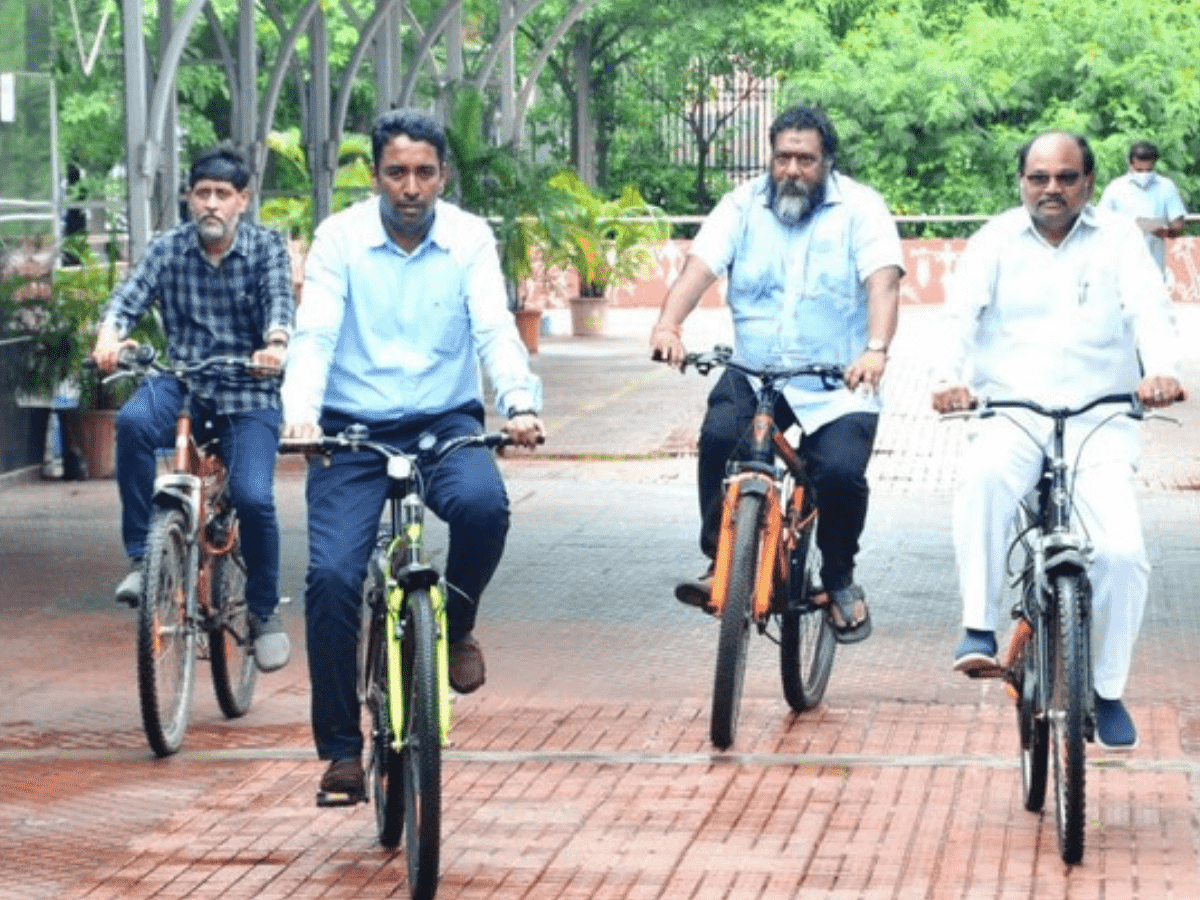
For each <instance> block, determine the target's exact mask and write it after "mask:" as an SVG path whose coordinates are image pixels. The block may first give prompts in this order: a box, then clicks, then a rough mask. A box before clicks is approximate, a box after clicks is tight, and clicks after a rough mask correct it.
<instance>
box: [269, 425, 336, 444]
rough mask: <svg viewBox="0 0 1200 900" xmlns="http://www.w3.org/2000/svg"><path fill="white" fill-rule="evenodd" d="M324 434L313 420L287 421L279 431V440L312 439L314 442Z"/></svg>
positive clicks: (301, 440)
mask: <svg viewBox="0 0 1200 900" xmlns="http://www.w3.org/2000/svg"><path fill="white" fill-rule="evenodd" d="M324 436H325V432H323V431H321V426H320V425H317V424H316V423H313V422H289V423H287V424H286V425H284V426H283V429H282V430H281V431H280V432H279V437H280V439H281V440H285V441H295V442H296V443H302V442H304V441H312V442H313V443H314V444H315V443H316V442H317V441H319V440H321V438H323V437H324Z"/></svg>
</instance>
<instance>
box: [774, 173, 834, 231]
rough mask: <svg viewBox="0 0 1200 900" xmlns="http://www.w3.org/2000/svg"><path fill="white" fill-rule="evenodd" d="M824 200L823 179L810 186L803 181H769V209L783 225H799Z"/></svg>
mask: <svg viewBox="0 0 1200 900" xmlns="http://www.w3.org/2000/svg"><path fill="white" fill-rule="evenodd" d="M824 201H825V182H824V181H819V182H817V183H816V184H815V185H813V186H812V187H809V186H808V185H807V184H805V183H804V182H803V181H784V182H772V183H771V211H772V212H773V213H775V217H776V218H777V219H779V221H780V222H782V223H783V224H784V225H799V224H800V223H802V222H803V221H804V220H805V219H807V218H808V217H809V216H811V215H812V214H813V212H814V211H815V210H816V208H817V207H818V206H820V205H821V204H822V203H823V202H824Z"/></svg>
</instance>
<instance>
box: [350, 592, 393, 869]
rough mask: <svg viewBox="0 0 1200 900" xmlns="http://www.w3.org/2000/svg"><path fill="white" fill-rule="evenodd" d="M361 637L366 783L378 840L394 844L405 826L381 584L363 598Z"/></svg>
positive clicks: (387, 844)
mask: <svg viewBox="0 0 1200 900" xmlns="http://www.w3.org/2000/svg"><path fill="white" fill-rule="evenodd" d="M364 621H365V622H366V628H365V629H364V632H365V633H364V635H363V639H362V640H361V641H360V643H359V667H360V683H359V694H360V696H361V698H362V700H363V702H364V703H365V704H366V707H367V712H368V713H369V714H370V717H371V740H370V743H369V745H368V747H367V773H366V774H367V783H368V785H369V790H370V791H371V803H372V804H373V805H374V807H375V830H376V833H377V835H378V837H379V843H380V844H382V845H383V846H384V847H395V846H396V845H397V844H399V843H400V835H401V833H402V832H403V830H404V770H403V768H402V767H401V765H400V754H399V753H397V752H396V751H395V750H394V749H392V737H393V731H392V723H391V717H390V715H389V713H388V709H389V705H388V678H387V653H388V643H387V639H386V638H387V611H386V609H385V607H384V605H383V595H382V590H381V589H380V588H375V589H374V590H372V591H370V592H368V594H367V596H366V598H365V601H364Z"/></svg>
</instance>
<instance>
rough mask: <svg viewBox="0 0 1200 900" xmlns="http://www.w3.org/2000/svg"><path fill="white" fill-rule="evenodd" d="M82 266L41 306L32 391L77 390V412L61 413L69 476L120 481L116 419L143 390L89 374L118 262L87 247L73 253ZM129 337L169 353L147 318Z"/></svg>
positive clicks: (60, 272)
mask: <svg viewBox="0 0 1200 900" xmlns="http://www.w3.org/2000/svg"><path fill="white" fill-rule="evenodd" d="M71 250H72V252H73V253H74V254H75V256H76V257H77V258H78V259H79V260H80V262H81V265H79V266H70V267H64V268H60V269H56V270H55V271H54V272H53V273H52V275H51V278H50V288H49V293H48V295H47V296H45V297H44V298H43V299H42V300H41V301H40V302H41V309H40V311H39V313H38V316H37V318H38V320H39V321H38V325H37V327H36V328H35V329H34V330H33V336H34V338H35V346H36V351H35V358H34V361H33V366H32V372H31V375H32V378H31V383H32V389H33V390H34V391H35V392H38V393H41V394H44V395H45V396H53V395H55V394H56V393H58V392H59V390H60V388H61V386H63V385H64V384H65V385H68V386H70V387H72V388H75V389H77V390H78V402H77V405H76V407H75V408H73V409H66V410H62V411H60V412H59V421H60V422H61V423H62V426H63V438H64V448H65V454H64V468H65V469H66V470H67V471H68V473H70V472H71V469H72V467H77V468H76V471H75V472H74V474H75V475H76V477H89V476H91V477H98V478H111V477H112V476H113V475H114V474H115V473H116V458H115V440H116V414H117V410H118V409H120V407H121V404H123V403H124V402H125V400H126V399H128V397H129V395H130V394H131V393H132V392H133V390H134V389H135V388H136V385H134V384H133V383H132V382H129V381H126V380H122V381H119V382H117V383H110V384H105V383H104V380H103V377H102V376H101V375H100V374H99V373H98V372H97V371H96V370H95V369H94V368H89V367H85V366H84V361H85V360H86V359H87V358H88V357H89V355H90V354H91V351H92V347H93V346H94V345H95V342H96V332H97V328H98V326H99V323H100V317H101V315H102V313H103V312H104V307H105V305H106V304H107V303H108V298H109V296H110V295H111V294H112V291H113V288H114V287H115V285H116V283H117V274H118V269H117V261H116V258H115V257H110V258H109V259H108V261H107V263H104V262H101V261H99V260H98V259H97V258H96V256H95V254H94V253H93V252H92V250H91V248H90V247H89V246H88V244H87V242H86V241H85V240H82V239H81V240H79V241H78V242H77V243H75V244H74V245H73V246H72V247H71ZM130 337H131V338H133V339H134V340H136V341H138V342H139V343H150V344H152V345H154V346H155V347H157V348H158V349H159V350H160V351H161V350H163V349H164V348H165V346H166V341H165V339H164V337H163V333H162V329H161V327H160V325H159V323H158V319H157V317H156V316H146V317H144V318H143V319H142V321H141V322H140V323H139V324H138V326H137V327H136V328H135V329H134V331H133V333H132V334H130Z"/></svg>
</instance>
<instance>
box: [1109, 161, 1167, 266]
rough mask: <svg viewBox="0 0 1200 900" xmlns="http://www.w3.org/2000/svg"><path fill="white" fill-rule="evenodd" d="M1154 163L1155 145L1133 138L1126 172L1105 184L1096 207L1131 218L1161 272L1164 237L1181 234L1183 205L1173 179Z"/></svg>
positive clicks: (1164, 257)
mask: <svg viewBox="0 0 1200 900" xmlns="http://www.w3.org/2000/svg"><path fill="white" fill-rule="evenodd" d="M1157 162H1158V147H1156V146H1155V145H1154V144H1152V143H1151V142H1150V141H1134V142H1133V143H1132V144H1131V145H1130V146H1129V171H1128V172H1126V173H1125V174H1124V175H1121V176H1120V177H1118V178H1114V179H1113V180H1112V181H1110V182H1109V183H1108V187H1106V188H1105V189H1104V193H1103V194H1101V195H1100V202H1099V203H1098V204H1097V206H1098V207H1099V208H1100V209H1111V210H1112V211H1113V212H1117V213H1121V214H1122V215H1126V216H1132V217H1133V218H1134V220H1135V221H1136V222H1137V224H1138V227H1139V228H1141V229H1142V231H1143V232H1144V234H1145V237H1146V246H1147V247H1148V248H1149V249H1150V255H1151V256H1153V257H1154V261H1155V262H1156V263H1158V270H1159V271H1160V272H1162V273H1163V274H1164V275H1165V274H1166V268H1167V259H1166V244H1165V241H1164V238H1169V237H1172V238H1174V237H1179V236H1180V235H1181V234H1183V217H1184V216H1185V215H1187V208H1186V207H1185V206H1184V205H1183V198H1182V197H1180V196H1179V189H1178V188H1177V187H1175V182H1173V181H1172V180H1171V179H1170V178H1168V177H1167V176H1165V175H1160V174H1159V173H1158V172H1155V171H1154V166H1155V164H1156V163H1157Z"/></svg>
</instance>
